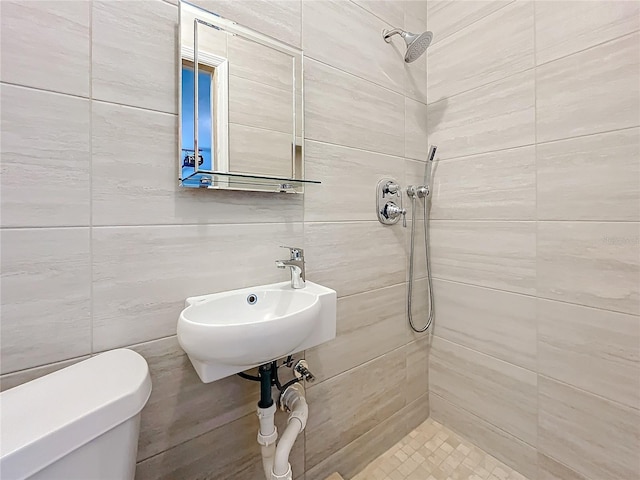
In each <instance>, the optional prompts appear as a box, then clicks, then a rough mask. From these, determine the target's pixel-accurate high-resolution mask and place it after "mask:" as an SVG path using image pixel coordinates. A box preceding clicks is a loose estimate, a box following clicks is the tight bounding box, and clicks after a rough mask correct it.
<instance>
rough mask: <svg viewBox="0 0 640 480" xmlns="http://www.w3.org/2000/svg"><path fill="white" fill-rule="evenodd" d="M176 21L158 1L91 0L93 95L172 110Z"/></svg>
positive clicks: (172, 9) (174, 13)
mask: <svg viewBox="0 0 640 480" xmlns="http://www.w3.org/2000/svg"><path fill="white" fill-rule="evenodd" d="M177 21H178V9H177V8H176V7H175V6H174V5H170V4H168V3H166V2H161V1H160V0H153V1H147V2H137V1H123V2H111V1H103V0H99V1H95V2H93V9H92V32H91V35H92V51H91V55H92V57H91V85H92V94H93V98H94V99H96V100H105V101H108V102H114V103H121V104H125V105H133V106H136V107H142V108H149V109H152V110H159V111H162V112H170V113H176V112H177V109H178V102H177V94H176V91H177V86H178V81H177V72H178V69H177V66H176V62H177V60H176V59H177V49H178V45H177V43H178V41H177V38H176V37H177V36H176V28H177V27H176V25H177Z"/></svg>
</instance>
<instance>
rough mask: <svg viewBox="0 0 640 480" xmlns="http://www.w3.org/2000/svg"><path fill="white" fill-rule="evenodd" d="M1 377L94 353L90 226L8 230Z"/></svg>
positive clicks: (3, 237)
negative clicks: (92, 347) (92, 342)
mask: <svg viewBox="0 0 640 480" xmlns="http://www.w3.org/2000/svg"><path fill="white" fill-rule="evenodd" d="M0 237H1V240H2V277H1V280H0V288H1V290H2V325H1V326H0V333H1V337H2V352H1V356H0V360H1V361H0V365H1V373H8V372H13V371H16V370H23V369H26V368H30V367H35V366H38V365H44V364H47V363H52V362H58V361H61V360H66V359H69V358H74V357H79V356H82V355H86V354H88V353H91V307H90V305H91V301H90V278H91V270H90V260H89V258H90V257H89V229H88V228H64V229H62V228H61V229H57V228H47V229H41V228H38V229H19V230H13V229H4V230H2V232H1V233H0Z"/></svg>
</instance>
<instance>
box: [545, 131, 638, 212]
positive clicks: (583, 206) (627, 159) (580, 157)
mask: <svg viewBox="0 0 640 480" xmlns="http://www.w3.org/2000/svg"><path fill="white" fill-rule="evenodd" d="M537 157H538V158H537V162H538V183H537V185H538V218H539V219H541V220H602V221H612V220H622V221H626V220H635V221H640V129H638V128H631V129H628V130H618V131H615V132H610V133H603V134H597V135H589V136H586V137H579V138H572V139H568V140H562V141H558V142H551V143H545V144H542V145H538V146H537Z"/></svg>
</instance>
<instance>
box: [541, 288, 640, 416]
mask: <svg viewBox="0 0 640 480" xmlns="http://www.w3.org/2000/svg"><path fill="white" fill-rule="evenodd" d="M538 335H539V336H538V371H539V373H541V374H543V375H546V376H548V377H551V378H555V379H557V380H561V381H562V382H564V383H568V384H570V385H575V386H577V387H579V388H581V389H583V390H587V391H589V392H592V393H595V394H598V395H601V396H603V397H606V398H609V399H611V400H615V401H617V402H620V403H624V404H625V405H628V406H630V407H634V408H640V375H639V373H640V317H638V316H635V315H625V314H622V313H614V312H608V311H606V310H599V309H594V308H588V307H582V306H579V305H570V304H567V303H560V302H555V301H551V300H541V299H539V300H538ZM559 367H561V368H559Z"/></svg>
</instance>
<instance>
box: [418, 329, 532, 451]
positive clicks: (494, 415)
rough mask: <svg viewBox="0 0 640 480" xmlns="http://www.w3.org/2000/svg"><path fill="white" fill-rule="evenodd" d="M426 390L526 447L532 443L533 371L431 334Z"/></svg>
mask: <svg viewBox="0 0 640 480" xmlns="http://www.w3.org/2000/svg"><path fill="white" fill-rule="evenodd" d="M429 369H430V370H429V390H430V392H431V393H433V394H436V395H439V396H440V397H442V398H444V399H445V400H447V401H448V402H450V403H453V404H454V405H457V406H459V407H460V408H463V409H465V410H467V411H469V412H471V413H473V414H475V415H477V416H479V417H480V418H482V419H484V420H485V421H487V422H489V423H491V424H493V425H495V426H497V427H498V428H500V429H502V430H504V431H505V432H507V433H509V434H511V435H513V436H515V437H516V438H519V439H520V440H522V441H524V442H526V443H528V444H529V445H536V425H537V404H536V391H537V388H536V385H537V384H536V374H535V373H534V372H532V371H530V370H526V369H524V368H520V367H517V366H515V365H512V364H510V363H507V362H503V361H502V360H498V359H496V358H493V357H490V356H488V355H484V354H482V353H478V352H476V351H474V350H470V349H468V348H466V347H461V346H459V345H457V344H455V343H451V342H449V341H447V340H444V339H442V338H440V337H437V336H435V337H433V341H432V344H431V357H430V359H429Z"/></svg>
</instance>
